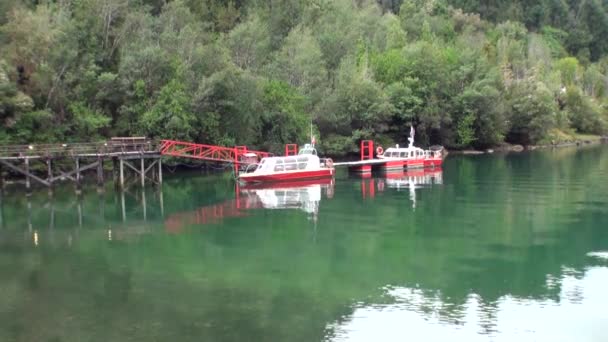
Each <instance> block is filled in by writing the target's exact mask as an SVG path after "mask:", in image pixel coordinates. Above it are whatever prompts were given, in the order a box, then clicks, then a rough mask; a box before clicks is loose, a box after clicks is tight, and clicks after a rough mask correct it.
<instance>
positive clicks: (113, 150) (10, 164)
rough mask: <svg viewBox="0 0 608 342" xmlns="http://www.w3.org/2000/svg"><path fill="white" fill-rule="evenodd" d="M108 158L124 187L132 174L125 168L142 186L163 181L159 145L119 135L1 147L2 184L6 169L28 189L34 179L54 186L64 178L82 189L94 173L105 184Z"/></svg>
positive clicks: (0, 179)
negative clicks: (59, 142) (85, 179)
mask: <svg viewBox="0 0 608 342" xmlns="http://www.w3.org/2000/svg"><path fill="white" fill-rule="evenodd" d="M109 161H111V162H112V170H113V172H112V174H113V176H114V177H113V178H114V180H115V181H116V184H117V185H118V186H120V187H121V188H124V187H125V186H126V185H127V177H128V176H129V173H125V171H132V172H131V174H134V175H136V176H137V177H136V178H137V179H138V180H139V183H140V184H141V186H142V187H143V186H144V185H145V184H146V180H150V181H152V183H155V184H160V183H162V161H161V155H160V153H159V151H158V148H157V144H156V143H154V142H153V141H151V140H148V139H146V138H143V137H126V138H118V137H117V138H112V139H110V140H107V141H103V142H98V143H63V144H40V145H33V144H32V145H11V146H0V187H3V186H4V180H5V171H8V172H10V173H11V176H12V178H16V179H19V178H21V179H23V180H24V182H25V187H26V189H27V190H30V189H31V187H32V183H34V182H35V183H37V184H39V185H43V186H46V187H48V188H52V187H53V185H55V183H57V182H59V181H64V180H69V181H72V182H74V183H75V184H76V187H77V189H79V188H80V186H81V184H82V181H83V177H84V176H85V175H86V176H89V177H90V176H91V175H95V176H96V180H97V183H98V184H103V183H104V181H105V169H104V165H105V164H104V163H106V162H109ZM41 164H42V165H41ZM93 170H95V171H93ZM131 178H133V177H131Z"/></svg>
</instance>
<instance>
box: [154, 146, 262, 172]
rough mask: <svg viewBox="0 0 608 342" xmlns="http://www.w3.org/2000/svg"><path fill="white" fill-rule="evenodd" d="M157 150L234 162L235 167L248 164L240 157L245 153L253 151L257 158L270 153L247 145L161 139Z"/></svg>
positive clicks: (195, 157)
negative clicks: (232, 145) (221, 144)
mask: <svg viewBox="0 0 608 342" xmlns="http://www.w3.org/2000/svg"><path fill="white" fill-rule="evenodd" d="M159 151H160V154H162V155H163V156H172V157H181V158H191V159H200V160H207V161H216V162H225V163H234V166H235V169H236V168H238V166H239V165H240V164H249V162H246V161H243V160H242V159H241V157H242V156H243V155H245V154H246V153H254V154H255V155H257V157H258V159H262V158H265V157H269V156H271V155H272V154H271V153H268V152H262V151H252V150H248V149H247V146H235V147H224V146H215V145H206V144H195V143H190V142H184V141H176V140H161V142H160V148H159Z"/></svg>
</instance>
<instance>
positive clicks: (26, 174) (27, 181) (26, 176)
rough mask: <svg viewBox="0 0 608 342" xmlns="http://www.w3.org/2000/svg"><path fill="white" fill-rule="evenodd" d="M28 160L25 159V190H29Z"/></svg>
mask: <svg viewBox="0 0 608 342" xmlns="http://www.w3.org/2000/svg"><path fill="white" fill-rule="evenodd" d="M30 185H31V184H30V159H29V158H28V157H25V188H26V189H27V190H28V191H29V190H30Z"/></svg>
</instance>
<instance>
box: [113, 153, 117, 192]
mask: <svg viewBox="0 0 608 342" xmlns="http://www.w3.org/2000/svg"><path fill="white" fill-rule="evenodd" d="M112 180H113V181H114V186H116V185H118V160H117V158H116V157H112Z"/></svg>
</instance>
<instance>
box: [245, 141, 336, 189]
mask: <svg viewBox="0 0 608 342" xmlns="http://www.w3.org/2000/svg"><path fill="white" fill-rule="evenodd" d="M334 174H335V170H334V166H333V161H332V160H331V159H329V158H319V156H318V155H317V150H316V149H315V148H314V146H313V145H310V144H306V145H305V146H304V147H303V148H302V149H300V151H299V153H298V154H297V155H294V156H285V157H266V158H262V160H261V161H260V163H259V164H257V167H256V168H255V170H254V171H253V172H249V173H241V174H240V175H239V178H238V179H239V181H241V182H242V183H262V182H284V181H295V180H309V179H322V178H331V177H333V176H334Z"/></svg>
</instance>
